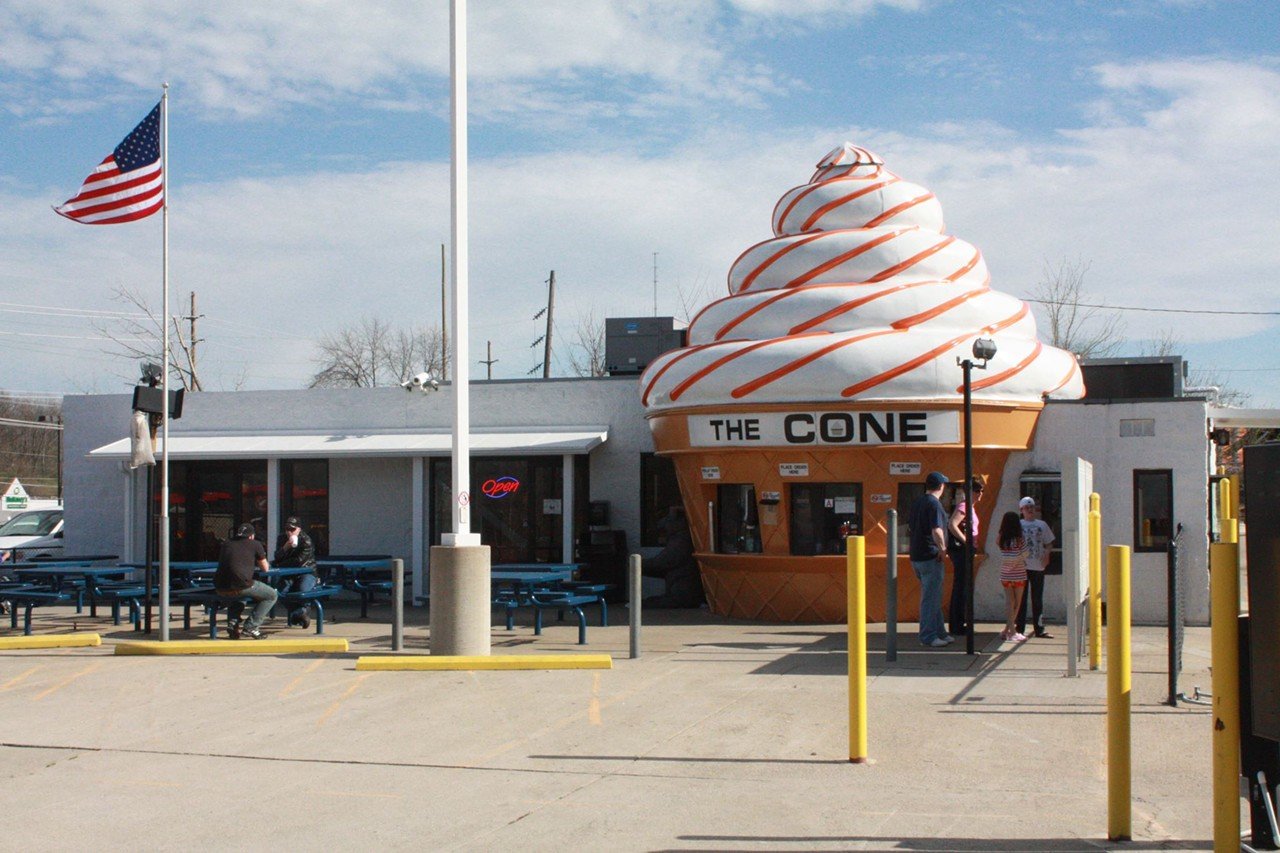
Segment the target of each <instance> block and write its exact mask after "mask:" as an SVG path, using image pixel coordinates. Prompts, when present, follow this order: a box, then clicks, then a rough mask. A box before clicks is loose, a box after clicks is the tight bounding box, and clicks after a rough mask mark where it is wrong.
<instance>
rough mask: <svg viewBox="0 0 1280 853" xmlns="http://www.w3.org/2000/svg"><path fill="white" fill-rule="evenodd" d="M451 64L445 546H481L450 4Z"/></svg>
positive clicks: (461, 25) (461, 146) (461, 18)
mask: <svg viewBox="0 0 1280 853" xmlns="http://www.w3.org/2000/svg"><path fill="white" fill-rule="evenodd" d="M449 58H450V72H451V77H452V81H453V99H452V106H453V109H452V115H451V124H452V128H453V158H452V159H453V168H452V173H451V174H452V181H451V184H452V186H451V189H452V195H453V204H452V215H453V222H452V226H453V227H452V239H453V270H452V274H453V275H452V280H453V533H452V534H446V535H445V536H444V537H442V538H443V541H444V544H445V545H479V544H480V536H479V535H478V534H473V533H472V532H471V399H470V392H469V383H470V379H471V356H470V355H469V347H468V344H469V341H470V333H469V329H468V328H467V324H468V305H467V273H468V265H469V263H470V257H469V251H468V246H467V218H468V211H467V3H466V0H450V4H449Z"/></svg>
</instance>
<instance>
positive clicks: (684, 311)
mask: <svg viewBox="0 0 1280 853" xmlns="http://www.w3.org/2000/svg"><path fill="white" fill-rule="evenodd" d="M724 296H725V294H724V293H722V292H717V291H716V288H715V287H714V286H713V285H712V284H711V278H710V277H709V276H707V275H703V276H702V277H701V279H700V280H699V281H698V282H697V283H696V284H694V285H693V286H692V287H690V288H688V289H687V290H686V289H685V287H684V285H682V284H680V283H679V282H676V298H678V299H679V300H680V316H678V317H676V319H677V320H679V321H680V322H682V323H684V324H685V325H686V326H687V325H688V324H689V323H691V322H692V321H693V318H694V317H696V316H698V312H699V311H701V310H702V309H703V308H705V307H706V306H707V305H708V304H709V303H711V302H714V301H715V300H717V299H721V298H723V297H724Z"/></svg>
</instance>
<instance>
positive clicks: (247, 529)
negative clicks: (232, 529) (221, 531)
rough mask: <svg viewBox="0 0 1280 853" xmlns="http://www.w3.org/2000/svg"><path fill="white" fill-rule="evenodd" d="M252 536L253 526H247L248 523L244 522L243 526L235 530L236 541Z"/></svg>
mask: <svg viewBox="0 0 1280 853" xmlns="http://www.w3.org/2000/svg"><path fill="white" fill-rule="evenodd" d="M252 535H253V525H252V524H249V523H248V522H245V523H244V524H242V525H240V526H239V527H237V528H236V538H237V539H248V538H249V537H250V536H252Z"/></svg>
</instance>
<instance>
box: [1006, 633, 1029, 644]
mask: <svg viewBox="0 0 1280 853" xmlns="http://www.w3.org/2000/svg"><path fill="white" fill-rule="evenodd" d="M1009 639H1010V640H1013V641H1014V642H1015V643H1025V642H1026V641H1027V635H1026V634H1014V635H1013V636H1012V637H1010V638H1009Z"/></svg>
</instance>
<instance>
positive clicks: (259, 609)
mask: <svg viewBox="0 0 1280 853" xmlns="http://www.w3.org/2000/svg"><path fill="white" fill-rule="evenodd" d="M218 595H234V596H236V599H235V600H233V601H229V602H227V621H228V622H236V621H238V620H239V619H240V614H241V613H243V612H244V603H243V602H241V601H240V598H252V599H253V600H254V602H255V603H254V605H253V611H252V612H251V613H250V614H249V618H248V619H246V620H244V627H246V628H261V627H262V623H263V622H265V621H266V619H267V614H268V613H270V612H271V608H272V607H275V604H276V598H277V597H278V594H277V593H276V591H275V588H274V587H270V586H267V585H266V584H265V583H263V582H262V581H254V582H253V586H251V587H249V588H248V589H242V590H240V591H239V592H231V593H224V592H223V591H222V590H218Z"/></svg>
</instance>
